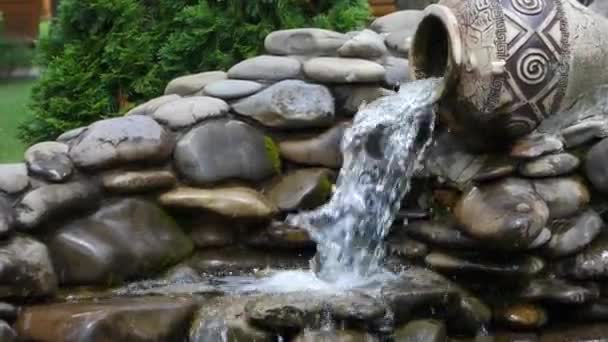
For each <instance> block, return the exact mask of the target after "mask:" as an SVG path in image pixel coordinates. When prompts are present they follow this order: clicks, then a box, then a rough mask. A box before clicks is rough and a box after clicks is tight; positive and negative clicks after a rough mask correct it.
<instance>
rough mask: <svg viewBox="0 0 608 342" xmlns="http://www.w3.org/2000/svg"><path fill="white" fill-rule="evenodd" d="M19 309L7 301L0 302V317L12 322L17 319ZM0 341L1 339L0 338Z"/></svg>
mask: <svg viewBox="0 0 608 342" xmlns="http://www.w3.org/2000/svg"><path fill="white" fill-rule="evenodd" d="M18 312H19V309H17V307H16V306H14V305H12V304H9V303H0V319H2V320H4V321H8V322H14V321H15V320H16V319H17V313H18ZM0 341H2V339H1V338H0Z"/></svg>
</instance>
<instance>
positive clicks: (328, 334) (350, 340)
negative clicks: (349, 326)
mask: <svg viewBox="0 0 608 342" xmlns="http://www.w3.org/2000/svg"><path fill="white" fill-rule="evenodd" d="M378 341H380V340H379V339H378V338H377V337H375V336H373V335H370V334H368V333H364V332H360V331H355V330H344V329H339V330H313V331H310V330H305V331H304V332H302V333H301V334H299V335H298V336H296V337H295V338H294V339H293V342H378Z"/></svg>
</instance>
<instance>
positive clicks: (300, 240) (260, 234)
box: [247, 221, 315, 250]
mask: <svg viewBox="0 0 608 342" xmlns="http://www.w3.org/2000/svg"><path fill="white" fill-rule="evenodd" d="M251 235H252V236H251V238H250V240H249V241H247V244H248V245H250V246H253V247H260V248H267V249H269V250H275V249H276V248H282V249H295V250H302V249H308V248H314V247H315V242H314V241H313V240H312V239H311V237H310V234H309V233H308V232H307V231H306V230H304V229H302V228H299V227H294V226H291V225H288V224H286V223H284V222H279V221H273V222H272V223H271V224H270V225H268V226H267V227H264V228H263V229H261V230H260V231H257V232H252V234H251Z"/></svg>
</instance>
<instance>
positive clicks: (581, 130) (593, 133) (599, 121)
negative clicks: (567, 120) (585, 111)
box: [561, 117, 608, 147]
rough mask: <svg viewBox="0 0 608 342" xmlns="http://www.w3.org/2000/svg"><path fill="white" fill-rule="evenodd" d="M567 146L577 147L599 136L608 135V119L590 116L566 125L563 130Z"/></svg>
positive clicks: (562, 133)
mask: <svg viewBox="0 0 608 342" xmlns="http://www.w3.org/2000/svg"><path fill="white" fill-rule="evenodd" d="M561 135H562V137H563V138H564V142H565V143H566V146H567V147H576V146H579V145H582V144H585V143H588V142H590V141H592V140H595V139H598V138H605V137H606V136H608V120H607V119H606V118H604V117H599V118H590V119H586V120H583V121H581V122H578V123H576V124H574V125H572V126H569V127H566V128H564V129H563V130H562V131H561Z"/></svg>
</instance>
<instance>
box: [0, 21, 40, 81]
mask: <svg viewBox="0 0 608 342" xmlns="http://www.w3.org/2000/svg"><path fill="white" fill-rule="evenodd" d="M3 30H4V24H3V19H2V13H1V12H0V79H1V78H5V77H8V76H10V75H11V73H12V72H13V71H14V70H15V69H17V68H25V67H30V66H31V65H32V60H33V58H34V51H33V49H32V48H31V47H30V46H29V44H27V43H26V42H20V41H12V40H8V39H6V38H3Z"/></svg>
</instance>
